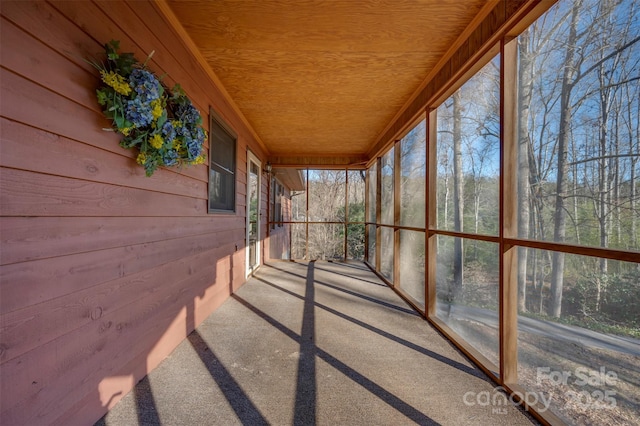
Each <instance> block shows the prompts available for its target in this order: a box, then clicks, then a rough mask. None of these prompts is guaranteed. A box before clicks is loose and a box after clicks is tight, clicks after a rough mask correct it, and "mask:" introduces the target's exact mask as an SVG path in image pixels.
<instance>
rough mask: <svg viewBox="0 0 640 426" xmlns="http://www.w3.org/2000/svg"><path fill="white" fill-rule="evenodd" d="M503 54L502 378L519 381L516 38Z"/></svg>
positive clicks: (504, 42) (504, 46)
mask: <svg viewBox="0 0 640 426" xmlns="http://www.w3.org/2000/svg"><path fill="white" fill-rule="evenodd" d="M500 50H501V55H500V74H501V75H500V109H501V111H500V117H501V120H500V132H501V144H500V146H501V149H500V170H501V173H500V176H501V179H500V205H501V206H502V208H501V209H500V379H501V381H502V383H517V381H518V352H517V350H518V346H517V345H518V249H517V247H514V246H513V245H509V244H505V242H504V239H505V238H517V233H518V137H517V135H518V128H517V123H518V121H517V105H518V84H517V83H518V79H517V75H518V69H517V66H518V65H517V64H518V57H517V52H518V50H517V39H510V40H509V41H507V40H505V39H503V40H502V42H501V49H500Z"/></svg>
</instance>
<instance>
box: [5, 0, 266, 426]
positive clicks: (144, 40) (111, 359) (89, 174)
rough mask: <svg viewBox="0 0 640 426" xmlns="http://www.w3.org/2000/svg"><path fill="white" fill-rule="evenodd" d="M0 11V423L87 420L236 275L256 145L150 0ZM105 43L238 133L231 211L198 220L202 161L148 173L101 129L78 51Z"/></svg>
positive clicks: (202, 210) (239, 278)
mask: <svg viewBox="0 0 640 426" xmlns="http://www.w3.org/2000/svg"><path fill="white" fill-rule="evenodd" d="M0 11H1V15H0V32H1V33H0V40H1V41H2V56H1V63H0V85H1V98H2V103H1V104H0V108H1V109H0V137H1V145H0V213H1V216H2V217H1V218H0V313H1V314H0V332H1V341H0V395H2V403H1V404H0V410H1V411H0V424H7V425H9V424H11V425H13V424H16V425H17V424H29V425H35V424H91V423H93V422H95V421H96V420H98V419H99V418H100V417H101V416H102V415H103V414H104V413H105V412H106V411H107V410H108V408H110V407H112V406H113V405H114V404H115V403H116V402H118V400H120V398H122V397H123V396H124V395H125V394H126V393H127V392H129V391H130V390H131V388H132V387H133V385H134V384H135V383H136V382H137V381H139V380H140V379H141V378H142V377H144V375H146V374H147V373H148V372H149V371H150V370H151V369H153V368H155V367H156V366H157V365H158V364H159V363H160V362H161V361H162V359H164V358H165V357H166V356H167V355H168V354H169V353H170V352H171V351H172V350H173V349H174V348H175V347H176V346H177V345H178V343H180V342H181V341H182V340H183V339H184V338H185V336H186V335H187V334H188V333H189V332H190V331H191V330H193V328H194V327H195V326H197V325H198V324H199V323H200V322H201V321H203V320H204V319H205V318H206V317H207V316H208V315H209V314H210V313H211V312H212V311H213V310H214V309H215V308H217V307H218V306H219V305H220V304H221V303H222V302H223V301H224V300H226V298H227V297H228V296H229V294H230V293H231V292H232V291H234V290H236V289H237V288H238V287H240V286H241V285H242V284H243V283H244V281H245V260H244V259H245V252H244V245H245V208H246V207H245V206H246V199H245V197H246V169H247V167H246V152H247V150H248V149H251V151H252V152H254V153H255V154H256V155H257V156H258V157H259V158H260V159H262V161H263V163H266V159H267V154H268V153H266V152H264V151H263V150H262V148H261V147H260V144H259V143H258V142H257V141H256V140H255V138H254V136H253V132H252V130H251V129H249V128H247V127H246V125H245V124H244V121H243V119H242V118H241V117H239V116H238V115H237V113H236V112H235V110H234V108H233V106H232V105H230V104H229V102H227V100H226V99H225V98H224V96H223V95H222V91H221V89H220V88H219V87H217V86H216V83H215V82H214V81H212V79H211V78H210V76H209V74H208V72H207V71H206V70H204V69H202V68H201V65H200V64H199V62H198V60H197V59H196V58H194V57H193V55H192V54H191V52H190V50H189V49H188V47H187V46H186V45H185V43H184V42H183V40H181V39H180V37H179V35H178V32H177V31H176V30H175V29H174V28H173V27H172V26H171V25H170V22H169V19H167V18H166V17H165V16H164V15H163V14H162V12H161V11H160V10H159V9H158V6H157V5H155V4H154V3H153V2H150V1H132V2H110V1H48V2H43V1H15V2H13V1H3V2H2V3H1V4H0ZM111 39H115V40H120V43H121V48H122V51H125V52H134V53H135V55H136V57H137V58H138V59H139V60H144V59H145V58H146V57H147V55H149V53H151V52H152V51H154V54H153V56H152V58H151V60H150V61H149V63H148V66H149V68H150V69H151V70H153V71H154V72H155V73H156V74H157V75H163V76H164V77H163V82H164V83H165V84H166V85H167V86H169V87H172V86H173V84H174V83H176V82H179V83H180V85H181V86H182V87H183V88H184V90H185V91H186V92H187V94H188V95H189V97H190V98H191V99H192V101H193V102H194V104H195V106H196V107H197V108H198V109H199V110H200V111H201V113H202V115H203V118H204V121H205V127H206V128H207V129H208V120H207V118H208V112H209V108H213V109H214V110H215V111H216V112H217V113H218V114H219V115H220V116H222V117H223V118H224V119H225V120H226V121H227V123H228V124H229V126H231V127H232V128H233V129H234V131H235V132H236V133H237V134H238V147H237V159H238V162H237V173H236V177H237V182H236V186H237V197H236V214H231V215H230V214H217V215H208V214H207V185H208V182H207V180H208V174H209V173H208V167H207V166H206V165H200V166H191V167H184V168H182V169H179V170H178V169H174V168H172V169H165V168H160V169H158V170H157V171H156V172H155V174H154V175H153V176H152V177H150V178H147V177H145V175H144V170H143V169H142V168H141V167H140V166H138V165H136V163H135V157H136V155H137V154H136V153H135V152H133V151H129V150H124V149H122V148H121V147H120V146H119V145H118V142H119V136H118V135H117V134H115V133H114V132H110V131H104V130H103V128H108V127H109V125H110V123H109V121H108V120H106V119H105V118H104V116H103V114H102V112H101V108H100V106H99V105H98V104H97V102H96V99H95V89H96V88H97V87H98V85H99V78H98V75H97V71H96V70H95V69H93V68H92V67H91V66H90V65H89V64H88V63H87V62H86V61H85V58H91V57H93V58H100V57H102V55H103V52H104V49H103V47H102V46H103V44H104V43H106V42H108V41H109V40H111ZM207 149H208V146H207ZM266 185H267V182H266V181H264V182H263V187H262V188H261V191H262V196H263V203H262V206H261V209H262V217H264V218H266V217H267V216H266V206H267V197H266V193H267V192H266V191H267V187H266ZM261 231H263V235H266V225H263V227H262V228H261Z"/></svg>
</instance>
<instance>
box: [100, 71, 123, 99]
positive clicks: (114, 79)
mask: <svg viewBox="0 0 640 426" xmlns="http://www.w3.org/2000/svg"><path fill="white" fill-rule="evenodd" d="M100 75H101V76H102V81H104V82H105V83H106V84H107V85H108V86H111V87H112V88H113V90H115V91H116V92H118V93H120V94H121V95H125V96H128V95H129V93H131V86H129V83H128V82H127V81H126V80H125V79H124V77H123V76H121V75H120V74H118V73H115V72H113V71H109V72H106V71H100Z"/></svg>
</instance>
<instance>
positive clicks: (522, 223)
mask: <svg viewBox="0 0 640 426" xmlns="http://www.w3.org/2000/svg"><path fill="white" fill-rule="evenodd" d="M529 41H530V39H529V31H525V32H524V33H522V34H521V35H520V37H519V39H518V51H519V52H518V53H519V55H518V59H519V61H520V67H519V69H518V93H519V96H518V207H519V208H518V237H519V238H529V237H530V235H529V222H530V210H529V209H530V204H531V201H530V193H531V182H532V181H535V180H534V179H531V175H530V171H529V150H530V146H531V140H530V138H529V106H530V105H531V89H532V87H533V63H532V61H531V52H530V49H529ZM527 257H528V249H527V248H526V247H519V248H518V311H519V312H526V310H527Z"/></svg>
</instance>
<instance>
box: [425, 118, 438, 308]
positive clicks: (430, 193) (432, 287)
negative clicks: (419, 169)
mask: <svg viewBox="0 0 640 426" xmlns="http://www.w3.org/2000/svg"><path fill="white" fill-rule="evenodd" d="M436 111H437V110H436V109H428V110H427V111H426V115H427V132H426V133H427V173H426V190H427V196H426V197H425V198H426V206H425V208H426V212H427V218H426V223H425V226H426V229H425V239H426V245H425V260H426V264H425V274H426V276H425V287H426V288H425V293H424V294H425V315H426V316H427V317H434V316H435V315H436V263H437V262H436V254H437V248H438V247H437V246H438V237H437V236H436V235H435V234H432V233H431V230H432V229H435V228H436V227H437V223H438V217H437V211H438V210H437V205H436V202H437V189H438V181H437V178H438V159H437V157H436V153H437V149H436V148H437V147H436V143H437V134H438V128H437V112H436Z"/></svg>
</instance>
